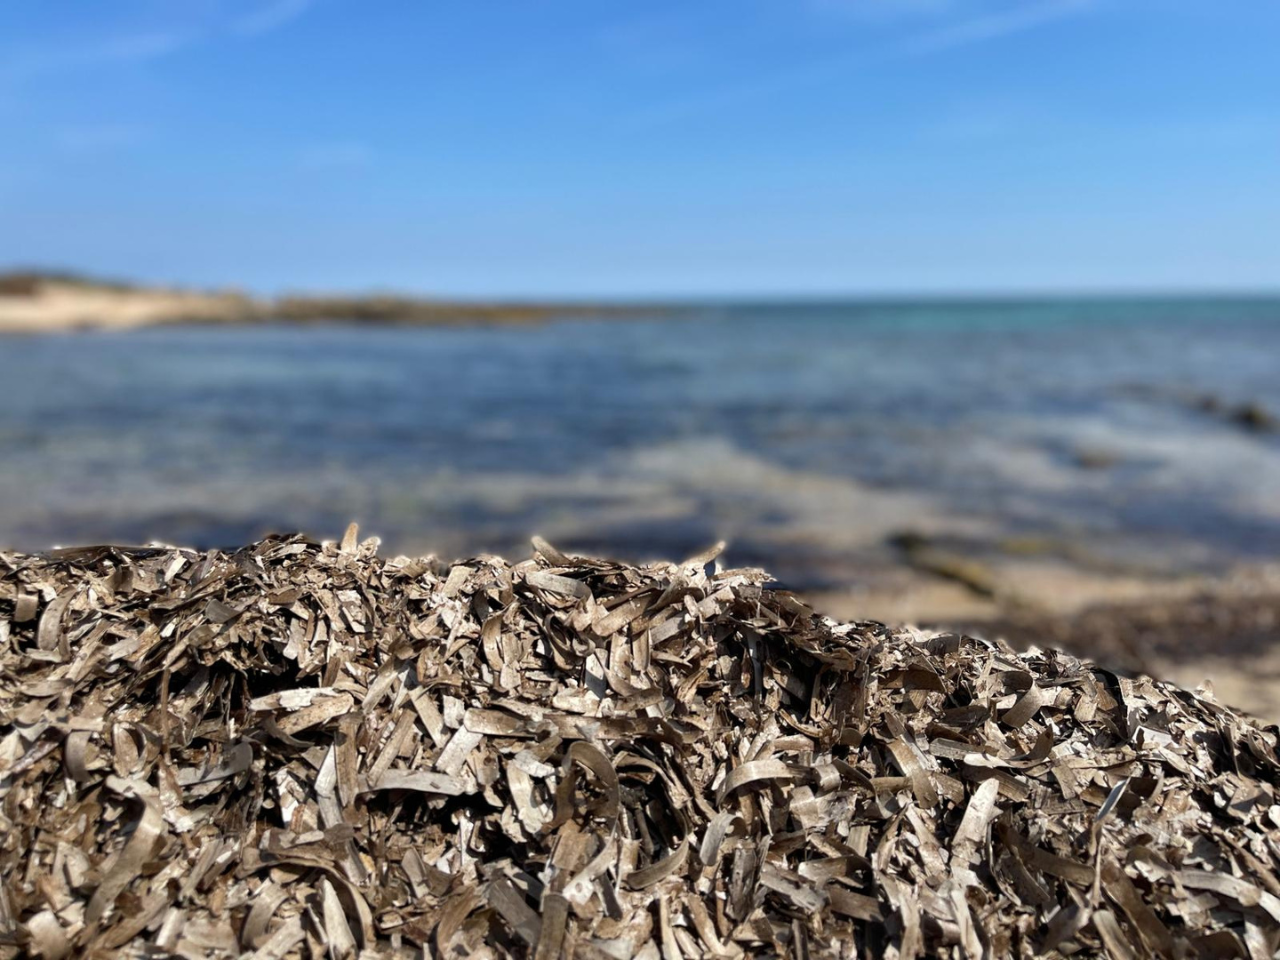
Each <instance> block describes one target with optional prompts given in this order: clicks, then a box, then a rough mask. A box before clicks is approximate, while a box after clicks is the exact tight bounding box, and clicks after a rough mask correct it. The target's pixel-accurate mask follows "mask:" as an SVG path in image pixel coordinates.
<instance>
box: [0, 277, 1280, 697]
mask: <svg viewBox="0 0 1280 960" xmlns="http://www.w3.org/2000/svg"><path fill="white" fill-rule="evenodd" d="M21 279H22V276H21V275H17V274H11V275H9V280H8V281H7V284H0V290H3V291H4V292H2V293H0V329H7V330H10V331H20V330H21V331H23V332H25V334H26V335H25V336H14V337H7V338H4V339H3V340H0V349H3V351H4V353H5V356H6V360H7V365H8V366H9V368H10V370H11V377H10V382H9V386H8V391H9V402H8V403H6V404H5V406H4V408H3V410H0V445H2V447H3V449H4V451H5V454H6V464H5V470H4V471H3V473H2V474H0V544H3V545H4V546H6V547H15V548H23V549H29V550H34V549H44V548H47V547H49V546H51V545H53V544H55V543H73V542H79V543H83V542H89V541H95V542H127V543H139V542H146V541H150V540H159V541H163V542H171V543H178V544H182V545H191V546H198V547H231V546H235V545H238V544H240V543H243V542H247V541H248V540H251V539H254V538H256V537H258V536H261V535H262V534H265V533H267V532H279V531H284V530H293V529H297V530H302V531H304V532H306V533H308V534H310V535H313V536H317V537H332V536H336V535H337V534H338V533H339V532H340V531H341V529H342V528H343V527H344V526H345V524H346V522H348V521H349V520H357V521H359V522H360V523H361V525H362V527H363V529H364V530H365V531H366V532H367V533H370V534H376V535H379V536H381V537H382V538H383V540H384V542H385V544H386V550H387V551H390V552H407V553H421V554H425V553H434V554H436V555H438V556H440V557H442V558H444V559H452V558H454V557H459V556H466V555H473V554H475V553H479V552H497V553H502V554H505V555H507V556H515V557H520V556H523V555H524V554H525V553H526V552H527V546H526V545H527V542H528V537H529V535H531V534H533V533H539V534H541V535H544V536H547V537H548V538H549V539H551V540H552V542H555V543H556V544H557V545H558V546H561V547H562V548H564V549H569V550H581V551H584V552H588V553H597V554H607V555H613V556H618V557H622V558H626V559H631V560H645V559H656V558H668V559H670V558H679V557H680V556H681V555H684V554H688V553H692V552H695V551H696V550H698V549H699V548H701V547H703V546H705V545H706V544H707V543H709V542H714V541H715V540H718V539H726V540H728V541H729V550H728V552H727V554H726V558H725V559H726V562H728V563H730V564H732V565H752V566H763V567H765V568H767V569H769V570H770V571H771V572H772V573H773V574H774V575H775V576H777V577H778V578H779V581H780V583H781V585H783V586H785V587H787V588H791V589H795V590H797V591H799V592H801V593H802V594H804V595H805V596H806V597H807V598H808V599H810V600H812V601H813V602H814V603H815V604H816V605H817V607H818V608H819V609H820V610H822V611H823V612H825V613H829V614H831V615H834V616H838V617H843V618H871V619H881V620H889V621H908V622H915V623H921V624H934V625H952V626H957V627H967V628H969V629H972V630H975V631H977V632H981V633H985V634H989V635H993V636H994V635H1002V636H1005V637H1007V638H1008V639H1010V640H1011V641H1012V642H1015V643H1018V644H1024V645H1025V644H1027V643H1042V644H1046V643H1047V644H1054V645H1060V646H1064V647H1066V648H1068V649H1071V650H1074V651H1078V652H1081V653H1085V654H1088V655H1090V656H1094V657H1096V658H1098V659H1099V660H1100V661H1102V662H1103V663H1106V664H1110V665H1112V666H1114V667H1116V668H1119V669H1126V670H1141V671H1147V672H1152V673H1156V674H1157V675H1161V676H1170V677H1173V678H1175V679H1178V680H1180V681H1182V682H1184V683H1186V684H1187V685H1194V684H1195V683H1198V682H1200V681H1201V680H1203V679H1206V678H1209V679H1212V680H1214V682H1215V683H1216V685H1217V687H1218V689H1219V694H1220V696H1222V697H1223V698H1224V699H1226V700H1227V701H1228V702H1232V703H1236V704H1239V705H1242V706H1245V707H1247V708H1249V709H1252V710H1254V711H1255V712H1257V713H1259V714H1260V715H1263V716H1271V717H1277V716H1280V700H1278V699H1277V693H1276V691H1277V690H1280V683H1278V682H1277V681H1280V646H1278V645H1277V641H1280V624H1278V623H1277V622H1276V617H1277V612H1278V611H1280V564H1277V563H1276V562H1275V558H1276V557H1277V556H1280V500H1278V499H1277V496H1276V491H1278V490H1280V434H1278V433H1277V430H1276V428H1277V423H1276V420H1275V417H1274V411H1277V410H1280V386H1278V385H1277V384H1276V382H1275V378H1274V377H1273V376H1272V363H1271V361H1270V357H1272V356H1275V355H1280V297H1265V296H1256V297H1246V296H1234V297H1221V296H1201V297H1187V296H1183V297H1160V298H1151V297H1145V298H1144V297H1141V296H1136V295H1130V296H1125V297H1111V298H1108V297H1079V296H1076V297H1044V298H1027V297H1006V298H999V299H982V298H974V297H970V298H965V299H964V300H948V299H945V298H926V299H916V300H896V301H895V300H873V299H866V298H859V299H851V300H846V301H796V302H792V303H787V302H785V301H782V302H771V303H759V302H747V303H738V304H734V303H724V304H717V305H710V304H701V305H696V306H695V305H690V304H688V303H686V304H682V305H678V306H673V307H662V306H659V305H645V306H636V305H635V304H621V305H616V306H614V305H607V304H606V305H591V304H584V303H579V304H556V303H523V304H517V305H512V304H485V303H481V302H478V301H473V302H470V303H467V304H464V305H458V304H451V303H448V302H444V301H432V300H426V299H409V298H395V297H375V298H368V299H361V298H357V297H345V298H340V299H336V300H335V299H331V298H319V297H315V298H306V297H294V298H292V299H290V300H288V301H287V302H289V303H292V304H303V303H305V304H311V305H315V309H314V310H312V311H310V312H308V311H307V310H303V309H301V308H297V309H295V311H294V312H293V313H292V314H291V315H286V314H285V313H283V312H281V311H278V310H275V308H274V307H273V302H270V301H265V300H263V301H253V303H254V307H253V311H252V312H250V311H242V312H240V313H234V312H227V313H218V310H219V309H223V308H224V307H225V305H226V301H225V300H224V299H222V298H224V297H227V296H231V295H223V294H195V293H186V292H183V291H176V290H172V289H159V288H149V287H141V286H136V285H127V284H125V285H113V286H107V285H101V284H94V283H92V282H87V281H84V280H79V279H70V280H69V279H65V278H63V279H58V278H54V279H47V278H39V282H37V283H34V284H28V285H27V287H25V288H24V287H23V286H22V283H21V282H20V281H21ZM51 300H52V301H56V304H55V305H56V309H54V308H53V307H49V303H50V302H51ZM237 302H239V301H237ZM281 302H285V301H281ZM42 303H43V306H42ZM321 305H323V306H321ZM215 307H216V308H217V309H215ZM45 308H47V312H46V314H45V317H46V319H45V320H44V321H43V324H44V325H43V326H41V325H40V324H39V323H33V322H32V318H33V317H37V316H39V315H40V310H41V309H45ZM24 310H25V311H26V313H25V314H24V313H23V311H24ZM6 317H8V318H9V322H8V324H7V325H6V322H5V318H6ZM15 317H26V318H27V320H26V322H25V324H24V323H23V322H18V321H15V320H14V319H13V318H15ZM675 317H678V319H679V322H670V321H671V320H672V319H673V318H675ZM49 318H53V319H49ZM604 321H607V322H604ZM73 329H74V330H79V331H81V333H80V334H79V335H76V336H71V337H68V336H66V335H65V334H66V331H68V330H73Z"/></svg>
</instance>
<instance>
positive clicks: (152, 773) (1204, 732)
mask: <svg viewBox="0 0 1280 960" xmlns="http://www.w3.org/2000/svg"><path fill="white" fill-rule="evenodd" d="M375 547H376V543H374V542H373V541H370V542H367V543H365V544H362V545H360V544H357V543H356V538H355V534H354V531H351V532H349V534H348V536H347V537H346V538H345V539H344V541H343V543H342V544H341V545H340V546H335V545H327V546H320V545H318V544H315V543H311V542H308V541H306V540H303V539H301V538H273V539H268V540H265V541H263V542H261V543H258V544H255V545H253V546H249V547H246V548H244V549H243V550H240V551H238V552H235V553H230V554H223V553H208V554H201V553H196V552H193V551H188V550H178V549H171V548H149V549H123V548H111V547H96V548H89V549H80V550H68V551H61V552H58V553H55V554H52V555H44V556H19V555H12V554H0V657H2V659H0V955H3V956H6V957H8V956H15V955H19V954H24V953H29V954H38V955H40V956H43V957H46V958H51V960H57V958H61V957H65V956H69V955H79V954H93V955H97V956H105V955H112V954H113V953H115V954H119V955H128V956H159V955H164V954H176V955H180V956H184V957H193V958H194V957H214V956H231V955H238V954H241V953H245V952H248V953H251V954H253V955H254V956H260V957H285V956H299V955H301V956H321V955H324V954H328V955H329V956H331V957H334V958H342V957H348V956H352V955H355V954H356V953H358V952H360V951H370V952H372V953H376V954H388V953H406V954H408V953H417V952H419V951H425V952H427V953H428V954H430V955H438V956H449V957H454V956H457V957H461V956H490V957H494V956H535V957H539V958H548V957H555V956H559V955H565V956H576V957H589V958H626V957H632V956H640V957H654V958H656V957H659V956H661V957H663V958H666V960H676V958H682V957H688V958H696V957H715V958H730V957H742V956H770V955H777V954H781V955H790V956H797V957H808V956H872V957H878V956H886V957H918V956H924V955H930V956H950V957H962V956H967V957H979V956H991V957H1006V956H1019V957H1022V956H1034V955H1049V956H1055V955H1061V956H1068V955H1077V956H1102V955H1105V956H1110V957H1115V958H1129V957H1147V956H1161V957H1194V956H1205V957H1249V958H1256V960H1262V958H1266V957H1271V956H1272V955H1273V954H1274V953H1275V951H1276V950H1277V948H1278V947H1280V881H1278V880H1277V872H1278V871H1280V805H1278V804H1280V801H1278V798H1277V795H1276V791H1277V787H1278V786H1280V763H1278V762H1277V755H1276V748H1277V743H1276V740H1277V731H1276V730H1275V728H1262V727H1261V726H1259V725H1257V724H1255V723H1254V722H1253V721H1251V720H1249V719H1247V718H1245V717H1242V716H1240V715H1239V714H1237V713H1234V712H1232V711H1231V710H1228V709H1226V708H1224V707H1222V706H1219V705H1217V704H1215V703H1213V702H1211V701H1208V700H1206V699H1201V698H1198V697H1196V696H1194V695H1192V694H1190V693H1186V692H1184V691H1181V690H1178V689H1174V688H1172V687H1169V686H1166V685H1164V684H1160V683H1156V682H1153V681H1150V680H1145V679H1142V680H1130V679H1124V678H1120V677H1117V676H1115V675H1113V674H1110V673H1108V672H1106V671H1104V670H1101V669H1099V668H1098V667H1096V666H1094V665H1092V664H1090V663H1087V662H1081V661H1079V660H1076V659H1073V658H1071V657H1068V656H1064V655H1062V654H1057V653H1048V652H1045V653H1041V652H1033V653H1029V654H1016V653H1013V652H1012V651H1010V650H1008V649H1005V648H1003V647H999V646H993V645H990V644H987V643H983V642H981V641H978V640H973V639H968V638H961V637H957V636H952V635H938V636H925V635H921V634H919V633H917V632H913V631H901V630H891V629H888V628H886V627H884V626H881V625H879V624H875V623H853V624H837V623H834V622H832V621H830V620H825V619H823V618H821V617H819V616H817V615H815V614H814V613H813V611H812V610H810V609H808V608H807V607H806V606H804V605H803V604H802V603H800V602H799V601H798V600H796V599H795V598H794V597H792V596H790V595H788V594H786V593H782V592H774V591H770V590H768V589H766V588H764V586H763V584H764V583H765V581H766V577H765V576H764V575H763V574H762V573H760V572H758V571H750V570H748V571H727V572H721V573H709V572H708V570H707V569H706V564H707V562H708V561H709V560H710V559H711V557H710V556H704V557H697V558H694V559H692V560H690V561H689V562H687V563H685V564H682V565H675V564H662V565H654V566H649V567H643V568H637V567H632V566H626V565H623V564H618V563H611V562H606V561H598V560H585V559H580V558H570V557H566V556H564V555H563V554H561V553H559V552H558V551H556V550H555V549H554V548H552V547H550V546H548V545H547V544H545V543H542V542H540V541H536V542H535V547H536V551H537V553H536V555H535V556H534V558H533V559H531V560H528V561H525V562H523V563H519V564H516V565H509V564H508V563H506V562H504V561H502V560H499V559H496V558H489V557H486V558H481V559H477V560H473V561H470V562H468V563H465V564H459V565H455V566H453V567H452V568H447V567H440V566H438V565H437V564H435V563H434V562H433V561H430V560H409V559H396V560H390V561H385V560H381V559H379V558H377V557H376V556H375Z"/></svg>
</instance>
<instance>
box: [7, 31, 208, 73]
mask: <svg viewBox="0 0 1280 960" xmlns="http://www.w3.org/2000/svg"><path fill="white" fill-rule="evenodd" d="M191 40H192V37H191V35H189V34H183V33H177V32H169V31H150V32H145V33H133V34H121V35H119V36H115V37H109V38H107V39H106V40H100V41H96V42H94V43H83V44H58V45H56V46H55V45H52V44H42V45H38V46H35V45H33V46H29V47H26V48H23V49H20V50H18V51H17V52H16V53H14V54H13V55H12V56H10V57H9V58H8V60H7V62H6V63H5V65H4V66H3V68H0V72H2V74H3V75H4V76H5V77H7V78H9V79H17V80H25V79H30V78H33V77H42V76H50V75H56V74H60V73H66V72H69V71H77V70H83V69H87V68H92V67H100V66H109V65H112V64H128V63H145V62H147V61H150V60H157V59H160V58H161V57H167V56H169V55H170V54H173V53H176V52H177V51H178V50H181V49H182V48H183V47H185V46H186V45H187V44H188V43H190V42H191Z"/></svg>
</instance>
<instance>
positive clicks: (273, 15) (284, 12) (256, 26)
mask: <svg viewBox="0 0 1280 960" xmlns="http://www.w3.org/2000/svg"><path fill="white" fill-rule="evenodd" d="M313 3H314V0H273V2H271V3H267V4H265V5H264V6H262V7H260V8H258V9H257V10H255V11H253V12H252V13H249V14H246V15H245V16H242V17H240V18H239V19H237V20H235V21H234V22H233V23H232V24H231V30H232V32H234V33H238V34H240V35H241V36H246V37H260V36H262V35H264V34H267V33H272V32H273V31H276V30H279V29H280V28H282V27H285V26H288V25H289V24H291V23H293V21H295V20H297V19H298V18H299V17H301V16H302V15H303V14H305V13H306V12H307V11H308V10H309V9H310V8H311V6H312V5H313Z"/></svg>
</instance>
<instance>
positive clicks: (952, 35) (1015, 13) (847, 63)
mask: <svg viewBox="0 0 1280 960" xmlns="http://www.w3.org/2000/svg"><path fill="white" fill-rule="evenodd" d="M894 2H899V3H909V2H910V0H894ZM1094 6H1096V0H1042V2H1039V3H1031V4H1024V5H1023V6H1021V7H1019V8H1017V9H1015V10H1008V11H1003V12H999V13H988V14H983V15H981V16H975V17H969V18H967V19H963V20H958V21H952V22H950V23H947V24H945V25H943V26H941V27H936V28H934V29H931V30H927V31H924V32H921V33H917V34H914V35H912V36H909V37H908V38H907V39H906V40H903V41H900V42H899V43H897V44H895V45H893V46H890V47H887V48H881V49H878V50H866V51H859V52H857V53H854V54H849V55H846V56H840V57H833V58H830V59H827V60H822V61H818V62H815V63H811V64H808V65H806V66H804V67H802V68H799V69H795V70H788V71H784V72H780V73H774V74H770V75H767V76H763V77H760V78H757V79H754V80H751V81H748V82H746V83H739V84H734V85H732V86H727V87H722V88H720V89H717V90H711V91H708V92H706V93H704V94H701V95H698V96H693V97H686V98H683V99H681V100H677V101H672V102H669V103H664V104H659V105H656V106H655V107H653V108H652V109H650V110H646V111H643V112H641V113H639V114H635V115H633V116H631V117H629V118H627V119H626V120H624V121H623V122H622V124H621V127H622V129H624V130H648V129H651V128H653V127H657V126H662V125H665V124H667V123H671V122H675V121H679V120H684V119H688V118H690V117H694V116H699V115H706V114H708V113H712V112H715V111H716V110H720V109H724V108H727V107H732V106H734V105H737V104H741V103H744V102H750V101H752V100H756V99H759V98H761V97H765V96H772V95H774V94H778V93H786V92H790V91H793V90H799V89H804V88H807V87H813V86H815V85H818V84H821V83H825V82H828V81H831V80H834V79H836V78H839V77H841V76H843V75H845V74H847V73H848V72H849V71H850V70H855V69H861V68H868V67H874V66H879V65H882V64H886V63H892V62H894V61H897V60H901V59H902V58H904V57H920V56H931V55H935V54H942V53H945V52H947V51H951V50H956V49H959V48H962V47H967V46H972V45H975V44H980V43H988V42H991V41H995V40H1000V39H1003V38H1006V37H1011V36H1013V35H1015V34H1019V33H1024V32H1027V31H1030V30H1034V29H1037V28H1039V27H1043V26H1046V25H1048V24H1051V23H1055V22H1059V21H1062V20H1065V19H1067V18H1069V17H1073V16H1077V15H1080V14H1083V13H1085V12H1087V11H1089V10H1091V9H1092V8H1093V7H1094Z"/></svg>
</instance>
